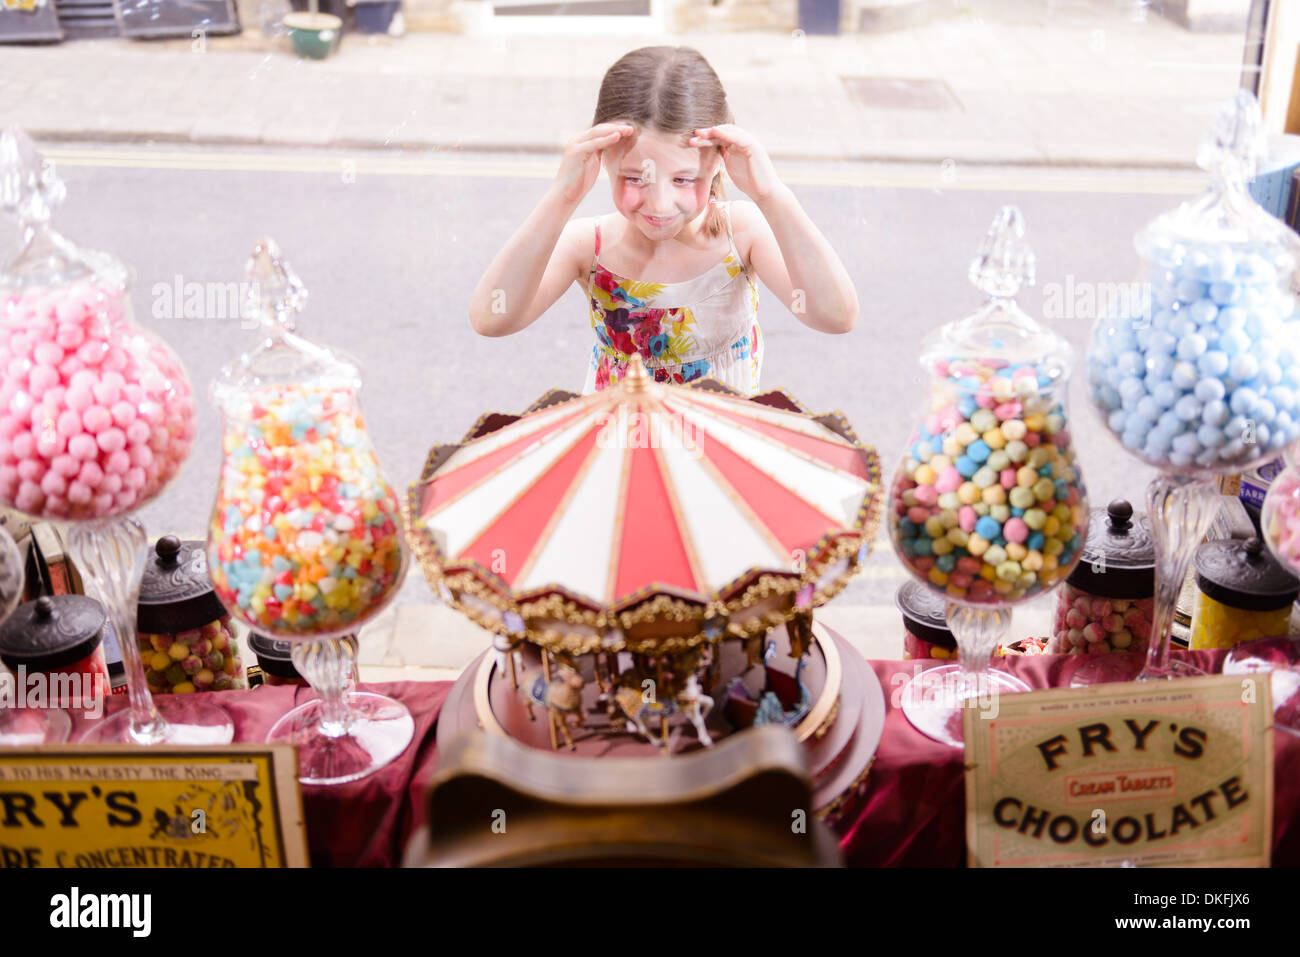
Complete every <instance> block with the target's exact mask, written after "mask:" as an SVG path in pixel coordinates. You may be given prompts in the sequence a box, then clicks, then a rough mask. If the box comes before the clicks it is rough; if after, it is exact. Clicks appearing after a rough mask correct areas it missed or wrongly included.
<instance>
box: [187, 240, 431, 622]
mask: <svg viewBox="0 0 1300 957" xmlns="http://www.w3.org/2000/svg"><path fill="white" fill-rule="evenodd" d="M248 274H249V278H250V279H251V280H253V283H254V288H255V289H257V290H259V292H258V297H259V298H258V300H257V302H256V304H255V305H256V308H257V312H258V315H259V316H260V318H261V321H262V331H263V333H264V338H263V340H262V342H261V343H260V344H259V345H258V346H257V347H256V348H255V349H254V350H252V351H251V352H249V353H247V354H245V355H243V356H241V357H240V358H239V360H237V361H236V362H234V363H232V364H231V365H229V366H227V367H226V368H225V369H223V370H222V373H221V375H220V377H219V378H218V380H217V382H216V384H215V386H214V390H213V398H214V400H215V402H216V404H217V406H218V408H219V409H220V410H221V412H222V416H223V421H224V434H223V438H222V453H223V458H222V466H221V480H220V483H219V485H218V490H217V500H216V503H215V506H214V508H213V511H212V516H211V520H210V523H209V529H208V559H209V565H210V573H211V575H212V583H213V586H214V588H215V590H216V593H217V596H218V597H219V598H220V599H221V602H222V604H224V605H225V606H226V608H227V609H229V610H230V612H231V614H232V615H234V616H235V617H237V618H239V619H240V620H242V621H243V622H244V623H245V624H246V625H248V626H249V628H251V629H252V630H254V631H256V632H259V633H261V634H264V635H267V636H270V637H272V638H279V639H286V640H292V639H294V638H326V637H335V636H339V635H343V634H348V633H353V632H355V631H356V630H357V629H358V628H359V627H360V626H361V625H362V624H364V623H365V622H366V621H367V620H369V618H370V617H371V616H372V615H374V614H375V613H376V612H377V611H378V610H379V609H380V608H381V607H382V606H383V605H384V604H385V603H386V602H387V601H388V600H389V599H390V598H391V597H392V595H393V594H394V593H395V592H396V589H397V587H398V586H399V585H400V583H401V579H402V575H403V573H404V572H405V569H406V551H405V548H404V545H403V539H402V526H401V516H400V512H399V505H398V501H397V496H396V494H395V493H394V491H393V489H392V487H391V486H390V485H389V483H388V482H387V481H386V480H385V478H384V476H383V474H382V472H381V471H380V468H379V463H378V461H377V460H376V458H375V453H374V449H373V447H372V445H371V442H370V438H369V435H368V433H367V431H366V424H365V420H364V419H363V417H362V414H361V408H360V404H359V401H358V395H357V394H358V392H359V390H360V388H361V376H360V372H359V371H358V369H357V367H356V365H355V364H354V363H353V362H352V361H351V360H349V359H347V358H346V357H344V356H342V355H341V354H338V353H335V352H332V351H330V350H328V349H325V348H322V347H320V346H318V345H315V344H314V343H312V342H310V341H309V340H306V339H304V338H302V337H300V336H298V335H297V334H296V333H295V332H294V328H295V315H296V313H297V312H298V311H299V310H301V308H302V306H303V303H304V302H305V299H306V291H305V290H304V289H303V287H302V284H301V282H300V281H299V280H298V278H297V276H296V275H295V274H294V273H293V271H292V269H291V268H290V267H289V265H288V263H286V262H284V261H283V259H282V258H281V256H280V253H279V250H278V249H277V248H276V246H275V244H274V243H273V242H272V241H271V240H263V241H261V242H260V243H259V244H258V245H257V246H256V247H255V248H254V251H253V257H252V259H251V260H250V262H249V265H248Z"/></svg>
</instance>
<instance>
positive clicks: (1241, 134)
mask: <svg viewBox="0 0 1300 957" xmlns="http://www.w3.org/2000/svg"><path fill="white" fill-rule="evenodd" d="M1267 159H1268V135H1267V130H1266V128H1265V126H1264V117H1263V114H1262V112H1261V111H1260V108H1259V102H1258V101H1257V100H1256V99H1255V96H1254V94H1252V93H1251V92H1250V91H1248V90H1239V91H1238V92H1237V94H1236V96H1234V97H1233V98H1232V99H1231V100H1229V101H1228V102H1227V103H1226V104H1225V105H1224V107H1223V109H1222V110H1221V111H1220V113H1219V115H1218V117H1217V119H1216V120H1215V122H1214V125H1213V126H1212V127H1211V128H1210V131H1209V133H1208V134H1206V136H1205V139H1203V140H1202V141H1201V145H1200V148H1199V149H1198V151H1197V153H1196V165H1197V166H1199V167H1201V169H1203V170H1205V171H1206V172H1207V173H1209V174H1210V182H1209V185H1208V186H1207V187H1206V189H1205V191H1204V192H1203V193H1201V194H1200V195H1199V196H1197V197H1196V198H1195V199H1192V200H1189V201H1187V202H1185V203H1182V204H1181V205H1179V206H1178V207H1177V208H1176V209H1173V210H1170V211H1169V212H1167V213H1164V214H1163V215H1161V216H1158V217H1157V218H1156V219H1154V220H1152V221H1151V223H1149V224H1148V225H1147V226H1146V227H1145V228H1144V229H1142V230H1141V231H1140V232H1139V233H1138V235H1137V238H1136V241H1135V242H1136V246H1137V251H1138V254H1139V255H1140V256H1142V258H1143V259H1146V260H1148V261H1155V262H1157V263H1159V264H1161V265H1164V266H1169V267H1178V266H1180V265H1182V264H1183V259H1184V258H1185V256H1186V255H1187V251H1186V250H1185V249H1184V248H1183V247H1182V246H1180V243H1198V244H1199V243H1207V244H1208V243H1215V244H1226V245H1237V246H1239V245H1242V244H1250V245H1265V246H1270V247H1273V251H1272V255H1271V256H1270V257H1269V258H1270V259H1271V260H1272V262H1271V265H1272V267H1273V270H1274V271H1276V273H1278V274H1284V273H1288V272H1291V271H1292V270H1293V269H1294V268H1295V265H1296V263H1298V262H1300V236H1297V235H1296V234H1295V232H1293V231H1292V230H1291V229H1289V228H1288V227H1287V226H1286V225H1285V224H1284V223H1283V222H1281V221H1280V220H1279V219H1277V218H1276V217H1274V216H1272V215H1270V214H1269V213H1268V212H1267V211H1266V210H1265V209H1264V208H1263V207H1261V206H1260V205H1259V204H1258V203H1257V202H1256V201H1255V199H1254V197H1252V196H1251V195H1250V192H1249V191H1248V190H1247V188H1246V187H1247V184H1248V183H1250V181H1251V180H1253V179H1254V178H1255V175H1256V173H1257V171H1258V169H1259V167H1260V165H1261V164H1262V163H1263V162H1265V161H1266V160H1267Z"/></svg>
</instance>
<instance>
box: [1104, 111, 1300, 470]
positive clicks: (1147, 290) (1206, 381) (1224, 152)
mask: <svg viewBox="0 0 1300 957" xmlns="http://www.w3.org/2000/svg"><path fill="white" fill-rule="evenodd" d="M1266 148H1267V140H1266V136H1265V130H1264V127H1263V123H1262V119H1261V118H1260V114H1259V107H1258V105H1257V104H1255V101H1254V98H1253V97H1252V96H1251V95H1250V94H1249V93H1245V92H1243V93H1241V94H1239V95H1238V97H1237V99H1236V100H1234V101H1233V104H1232V105H1231V107H1230V108H1229V109H1228V110H1226V111H1225V112H1224V114H1223V115H1222V116H1221V117H1220V118H1219V121H1218V123H1217V124H1216V126H1215V128H1214V130H1213V131H1212V133H1211V135H1210V137H1208V138H1207V139H1206V141H1205V142H1204V143H1203V144H1202V146H1201V150H1200V153H1199V154H1198V156H1197V162H1198V164H1199V165H1200V166H1201V167H1202V168H1203V169H1206V170H1208V172H1209V174H1210V185H1209V188H1208V189H1207V190H1206V191H1205V192H1204V193H1202V194H1201V195H1200V196H1199V197H1198V198H1197V199H1195V200H1192V201H1189V202H1186V203H1184V204H1182V205H1181V206H1179V207H1178V208H1177V209H1175V210H1173V211H1171V212H1168V213H1165V214H1164V215H1162V216H1159V217H1157V218H1156V219H1155V220H1154V221H1153V222H1151V223H1150V224H1148V225H1147V226H1146V227H1145V228H1144V229H1142V230H1141V231H1140V232H1139V233H1138V234H1137V237H1136V239H1135V241H1134V244H1135V246H1136V248H1137V253H1138V256H1139V257H1140V258H1141V262H1142V280H1143V282H1142V284H1141V285H1140V287H1139V288H1140V290H1141V292H1142V295H1137V296H1133V297H1130V298H1131V299H1132V300H1133V301H1132V302H1130V303H1129V306H1130V308H1128V309H1118V310H1116V311H1115V313H1114V314H1113V315H1110V316H1103V317H1102V319H1101V320H1100V321H1099V322H1098V324H1097V326H1096V328H1095V330H1094V332H1093V337H1092V343H1091V346H1090V348H1089V352H1088V386H1089V389H1090V391H1091V394H1092V398H1093V401H1094V402H1095V403H1096V404H1097V406H1098V408H1099V409H1101V410H1102V412H1103V415H1104V418H1105V421H1106V425H1107V426H1108V428H1109V429H1110V431H1111V432H1113V433H1114V435H1115V436H1116V437H1117V438H1118V439H1119V440H1120V441H1121V442H1122V443H1123V444H1124V446H1125V448H1127V449H1128V450H1129V451H1131V452H1132V453H1133V454H1135V455H1137V456H1139V457H1141V458H1142V459H1143V460H1144V461H1146V462H1148V463H1149V464H1151V465H1155V466H1157V467H1159V468H1162V469H1172V470H1176V471H1179V472H1183V473H1197V472H1203V473H1222V472H1225V471H1242V470H1244V469H1246V468H1249V467H1251V466H1253V465H1255V464H1257V463H1259V462H1260V461H1262V460H1264V459H1267V458H1271V457H1273V456H1275V455H1276V454H1277V453H1278V451H1279V450H1280V449H1282V448H1283V447H1284V446H1287V445H1290V444H1291V443H1293V442H1295V441H1296V440H1297V439H1300V339H1297V331H1298V330H1297V325H1296V323H1295V322H1294V321H1293V319H1292V316H1293V310H1294V305H1295V297H1294V288H1293V283H1294V281H1295V268H1296V264H1297V261H1300V237H1297V236H1296V234H1295V233H1294V232H1292V231H1291V230H1290V229H1288V228H1287V227H1286V226H1285V225H1284V224H1283V223H1281V222H1280V221H1279V220H1277V219H1276V218H1275V217H1273V216H1270V215H1269V214H1268V213H1267V212H1265V211H1264V210H1263V209H1262V208H1261V207H1260V206H1259V205H1258V204H1257V203H1256V202H1255V200H1254V199H1253V198H1252V197H1251V195H1250V193H1249V192H1248V191H1247V189H1246V184H1247V183H1248V182H1250V180H1251V179H1253V178H1254V176H1255V170H1256V167H1257V165H1258V163H1259V161H1260V160H1261V159H1263V158H1264V156H1265V151H1266Z"/></svg>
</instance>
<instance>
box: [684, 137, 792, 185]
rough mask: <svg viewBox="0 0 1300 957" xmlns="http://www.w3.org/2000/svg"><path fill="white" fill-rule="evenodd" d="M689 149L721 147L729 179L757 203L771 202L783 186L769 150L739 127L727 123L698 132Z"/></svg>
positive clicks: (691, 140) (692, 138)
mask: <svg viewBox="0 0 1300 957" xmlns="http://www.w3.org/2000/svg"><path fill="white" fill-rule="evenodd" d="M687 145H689V146H695V147H699V148H704V147H708V146H716V147H718V148H719V150H720V151H721V153H722V162H723V164H724V165H725V166H726V168H727V176H728V177H729V178H730V179H731V181H732V182H733V183H735V184H736V186H737V187H739V188H740V190H741V191H742V192H744V193H745V195H746V196H748V197H749V198H750V199H752V200H754V201H755V202H759V201H762V200H764V199H767V198H768V197H769V196H771V195H772V193H773V192H774V191H775V190H776V188H777V187H778V186H780V185H781V181H780V179H779V178H778V177H777V175H776V170H775V168H773V166H772V160H771V158H770V157H769V156H768V155H767V150H765V149H763V147H762V145H761V144H760V143H759V142H758V140H756V139H754V137H753V136H752V135H750V134H749V133H747V132H745V131H744V130H742V129H741V128H740V127H739V126H735V125H734V124H731V123H726V124H723V125H722V126H706V127H703V128H701V129H698V130H696V131H695V134H694V135H693V136H692V137H691V139H690V142H689V143H688V144H687Z"/></svg>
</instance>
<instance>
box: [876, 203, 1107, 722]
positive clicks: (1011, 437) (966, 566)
mask: <svg viewBox="0 0 1300 957" xmlns="http://www.w3.org/2000/svg"><path fill="white" fill-rule="evenodd" d="M1023 237H1024V226H1023V222H1022V219H1021V216H1020V213H1019V211H1018V210H1017V209H1015V208H1014V207H1004V208H1003V209H1001V210H1000V211H999V212H998V214H997V216H996V218H995V219H994V221H993V225H992V227H991V228H990V230H989V233H988V235H987V236H986V238H985V240H984V244H983V246H982V247H981V249H980V254H979V256H978V258H976V260H975V261H974V263H973V264H972V266H971V281H972V282H973V283H974V284H975V286H976V288H978V289H979V290H980V291H981V292H982V293H983V294H984V295H985V296H987V297H988V298H987V300H986V302H985V303H984V305H983V306H982V307H981V308H980V309H979V310H978V311H976V312H975V313H974V314H973V315H971V316H968V317H966V318H965V319H961V320H959V321H956V322H951V323H948V324H947V325H945V326H943V327H942V328H940V329H938V330H937V331H936V332H934V333H933V334H931V335H930V336H929V337H928V338H927V339H926V340H925V342H924V343H923V345H922V354H921V366H922V368H923V369H924V371H925V374H926V375H927V376H928V378H929V387H928V395H927V398H926V403H925V407H924V409H923V411H922V415H921V421H920V425H919V426H918V428H917V430H916V432H915V433H914V435H913V437H912V439H911V442H910V443H909V446H908V449H907V452H906V453H905V454H904V457H903V461H902V463H901V464H900V466H899V469H898V471H897V473H896V474H895V477H894V481H893V484H892V487H891V493H890V495H891V506H892V507H891V509H890V510H889V531H890V536H891V539H892V540H893V543H894V548H895V550H896V551H897V553H898V555H899V557H900V558H901V560H902V562H903V565H904V566H905V567H906V568H907V570H908V571H910V572H911V573H912V574H913V575H914V576H916V578H917V579H918V580H920V581H922V582H924V583H926V584H927V585H928V586H929V587H930V588H932V589H933V590H935V591H936V592H937V593H939V594H941V595H942V596H943V597H944V599H945V600H946V601H947V603H948V624H949V626H950V627H951V629H952V632H953V634H954V636H955V638H956V640H957V647H958V658H959V662H960V664H959V666H952V665H948V666H944V667H940V668H931V669H929V670H927V671H925V672H922V673H921V674H920V675H918V676H917V677H916V678H915V679H913V680H912V681H911V682H909V684H908V686H907V687H906V688H905V689H904V694H903V711H904V714H905V715H906V716H907V718H908V720H909V721H911V722H912V724H913V725H914V726H916V727H917V729H918V730H920V731H922V732H923V733H925V734H927V735H928V736H930V737H932V738H934V739H935V740H939V741H946V742H948V743H950V744H953V745H960V744H961V743H962V733H961V708H962V707H963V706H970V705H973V704H976V703H978V701H979V700H980V699H982V698H986V697H987V696H989V695H994V694H997V693H1000V692H1006V691H1024V690H1028V689H1027V686H1026V685H1024V683H1023V682H1021V681H1020V680H1019V679H1017V678H1015V677H1013V676H1012V675H1010V674H1008V673H1006V672H1003V671H993V670H990V667H989V664H990V656H991V655H992V654H993V652H994V651H995V650H996V649H997V648H998V646H999V645H1000V644H1001V643H1002V642H1003V640H1004V639H1005V637H1006V632H1007V629H1008V627H1009V626H1010V622H1011V611H1010V609H1011V606H1012V605H1014V604H1016V603H1018V602H1021V601H1025V600H1028V599H1031V598H1035V597H1037V596H1038V595H1041V594H1043V593H1044V592H1046V591H1048V590H1050V589H1052V588H1054V587H1056V586H1057V585H1058V584H1059V583H1060V582H1062V581H1064V580H1065V578H1066V576H1068V575H1069V574H1070V571H1071V570H1072V569H1073V567H1074V565H1075V563H1076V562H1078V560H1079V556H1080V554H1081V552H1082V547H1083V543H1084V540H1085V538H1086V533H1087V523H1088V509H1087V502H1086V496H1085V491H1084V485H1083V479H1082V476H1081V474H1080V472H1079V468H1078V465H1077V463H1076V462H1075V454H1074V445H1073V442H1072V440H1071V436H1070V429H1069V417H1068V415H1067V412H1066V384H1067V382H1068V378H1069V372H1070V365H1071V359H1072V350H1071V349H1070V346H1069V343H1068V342H1066V341H1065V339H1064V338H1063V337H1061V336H1059V335H1057V334H1056V333H1054V332H1052V331H1051V330H1049V329H1047V328H1045V327H1043V326H1042V325H1040V324H1039V323H1038V322H1036V321H1035V320H1034V319H1032V318H1031V317H1030V316H1029V315H1028V314H1027V313H1025V312H1024V310H1022V309H1021V308H1020V306H1019V305H1018V304H1017V302H1016V301H1015V296H1016V295H1017V293H1018V292H1019V291H1020V289H1021V287H1022V286H1023V285H1026V284H1028V283H1031V282H1033V278H1034V257H1033V253H1032V252H1031V251H1030V250H1029V248H1028V247H1027V246H1026V245H1025V242H1024V238H1023Z"/></svg>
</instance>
